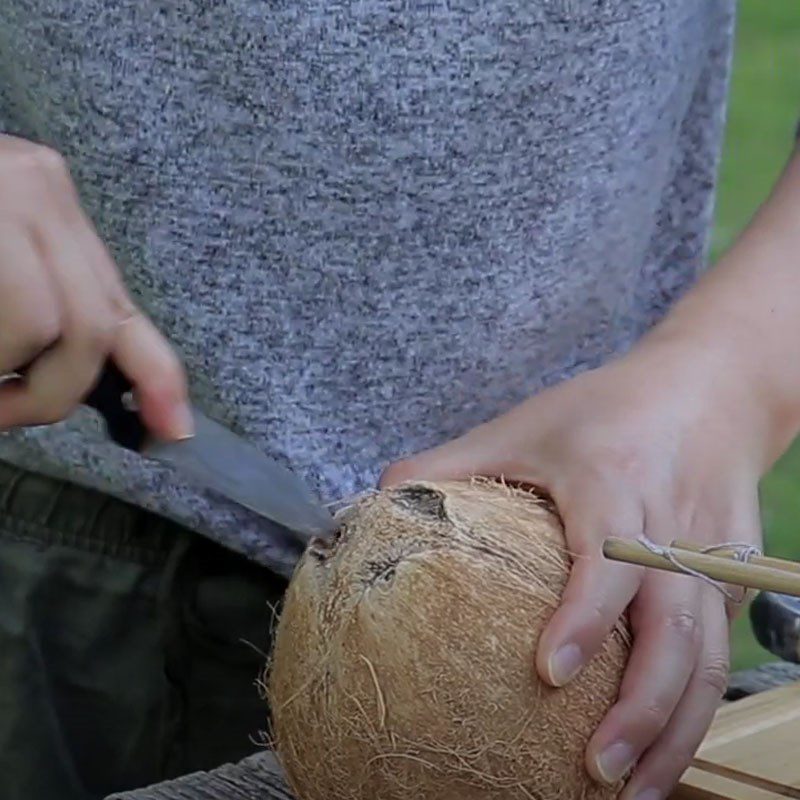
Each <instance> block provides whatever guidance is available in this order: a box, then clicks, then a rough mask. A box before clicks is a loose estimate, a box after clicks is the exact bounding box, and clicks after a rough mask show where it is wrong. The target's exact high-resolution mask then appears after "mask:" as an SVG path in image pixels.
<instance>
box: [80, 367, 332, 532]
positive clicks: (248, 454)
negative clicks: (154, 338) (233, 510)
mask: <svg viewBox="0 0 800 800" xmlns="http://www.w3.org/2000/svg"><path fill="white" fill-rule="evenodd" d="M131 397H132V386H131V384H130V382H129V381H128V379H127V378H126V377H125V376H124V375H123V374H122V373H121V372H120V370H119V369H118V368H117V367H116V366H115V365H114V364H113V363H111V362H108V363H107V364H106V366H105V368H104V370H103V372H102V374H101V376H100V379H99V381H98V383H97V384H96V385H95V388H94V389H93V390H92V392H91V393H90V394H89V396H88V397H87V398H86V400H85V401H84V405H86V406H89V407H90V408H93V409H94V410H95V411H97V412H99V413H100V415H101V416H102V417H103V419H104V421H105V425H106V429H107V431H108V434H109V436H110V438H111V439H112V440H113V441H115V442H116V443H117V444H118V445H120V446H121V447H124V448H126V449H127V450H131V451H134V452H136V453H139V454H141V455H142V456H144V457H146V458H151V459H154V460H156V461H160V462H162V463H165V464H169V465H171V466H173V467H175V468H176V469H177V470H178V471H179V472H180V473H182V474H183V475H184V476H185V477H187V478H189V479H190V480H191V481H193V482H195V483H199V484H202V485H203V486H204V487H205V488H207V489H211V490H213V491H215V492H218V493H220V494H222V495H224V496H225V497H226V498H228V499H229V500H231V501H233V502H234V503H236V504H238V505H240V506H242V507H244V508H247V509H248V510H250V511H252V512H254V513H256V514H258V515H259V516H261V517H264V518H266V519H268V520H270V521H271V522H274V523H277V524H279V525H281V526H282V527H284V528H286V529H287V530H288V531H290V532H291V533H292V534H293V535H294V536H296V537H297V538H298V539H299V540H300V541H301V542H302V544H303V545H304V546H305V545H306V544H308V542H309V541H310V540H311V539H313V538H315V537H318V538H329V537H330V536H331V535H332V534H333V532H334V531H335V530H336V524H335V522H334V519H333V515H332V514H331V513H330V511H328V509H327V508H325V506H323V505H322V504H321V503H320V501H319V500H318V499H317V498H316V497H315V495H314V493H313V492H312V491H311V490H310V488H309V487H308V486H307V485H306V484H305V483H304V482H303V481H302V480H301V479H300V478H299V477H297V476H296V475H295V474H294V473H292V472H291V471H290V470H288V469H286V467H284V466H282V465H281V464H278V463H277V462H276V461H273V460H272V459H270V458H268V457H267V456H266V455H264V454H263V453H262V452H261V451H259V450H258V449H257V448H256V447H254V446H253V445H252V444H250V443H249V442H247V441H245V440H244V439H242V438H241V437H239V436H237V435H236V434H235V433H233V432H232V431H230V430H228V429H227V428H225V427H224V426H222V425H220V424H219V423H217V422H214V421H213V420H211V419H209V418H208V417H206V416H205V415H203V414H202V413H201V412H199V411H198V410H197V409H192V413H193V416H194V422H195V434H194V436H192V437H191V438H188V439H184V440H181V441H177V442H158V441H153V440H152V439H151V437H150V435H149V433H148V431H147V429H146V428H145V425H144V423H143V422H142V420H141V418H140V417H139V415H138V413H137V412H136V409H135V408H134V406H133V404H132V403H131Z"/></svg>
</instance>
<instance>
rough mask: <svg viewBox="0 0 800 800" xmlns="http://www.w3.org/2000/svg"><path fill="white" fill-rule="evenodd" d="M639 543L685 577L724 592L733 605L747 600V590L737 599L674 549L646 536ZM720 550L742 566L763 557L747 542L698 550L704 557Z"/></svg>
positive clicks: (727, 543) (721, 584) (715, 545)
mask: <svg viewBox="0 0 800 800" xmlns="http://www.w3.org/2000/svg"><path fill="white" fill-rule="evenodd" d="M637 541H638V542H639V543H640V544H642V545H643V546H644V547H646V548H647V549H648V550H649V551H650V552H651V553H653V555H656V556H660V557H661V558H664V559H666V560H667V561H669V563H670V564H672V565H673V566H674V567H675V568H676V569H677V570H678V571H679V572H681V573H683V574H684V575H690V576H692V577H693V578H699V579H700V580H701V581H704V582H705V583H707V584H708V585H709V586H712V587H713V588H714V589H716V590H717V591H718V592H722V594H723V595H725V597H726V598H727V599H728V600H730V601H731V602H732V603H735V604H736V605H741V604H742V603H744V601H745V599H746V598H747V589H746V588H744V587H742V591H741V594H740V595H739V596H738V597H737V596H736V595H734V593H733V592H731V591H730V590H729V589H728V588H727V587H726V586H725V585H724V583H723V582H722V581H716V580H714V579H713V578H709V577H708V575H704V574H703V573H702V572H698V570H696V569H692V567H690V566H688V565H687V564H684V563H683V562H682V561H681V560H680V558H679V557H678V556H677V555H676V554H675V550H674V549H673V548H672V547H669V546H668V545H663V544H658V543H656V542H654V541H652V540H651V539H648V538H647V537H646V536H640V537H639V538H638V539H637ZM720 550H727V551H730V552H731V555H732V558H733V559H734V560H735V561H739V562H740V563H742V564H747V563H748V562H749V561H750V559H752V558H758V557H759V556H761V555H763V553H762V550H761V548H760V547H756V545H754V544H748V543H746V542H722V543H721V544H713V545H709V546H707V547H702V548H700V549H699V550H698V552H700V553H702V554H704V555H711V554H712V553H716V552H718V551H720Z"/></svg>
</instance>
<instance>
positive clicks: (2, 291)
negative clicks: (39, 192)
mask: <svg viewBox="0 0 800 800" xmlns="http://www.w3.org/2000/svg"><path fill="white" fill-rule="evenodd" d="M60 330H61V314H60V309H59V303H58V297H57V295H56V294H55V292H54V291H53V286H52V284H51V281H50V279H49V277H48V275H47V271H46V270H45V268H44V266H43V265H42V263H41V259H40V257H39V255H38V253H37V252H36V249H35V247H34V245H33V242H32V241H31V238H30V236H28V235H27V234H26V232H25V230H24V228H22V227H21V226H19V225H0V375H7V374H8V373H10V372H13V371H14V370H16V369H18V368H20V367H22V366H23V365H25V364H28V362H30V361H32V360H33V359H34V358H35V357H36V356H37V355H38V354H39V353H41V352H42V351H43V350H45V349H46V348H47V347H49V346H50V345H52V344H53V342H55V340H56V339H58V336H59V333H60ZM0 414H2V411H1V410H0Z"/></svg>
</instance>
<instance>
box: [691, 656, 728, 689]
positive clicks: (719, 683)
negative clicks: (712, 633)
mask: <svg viewBox="0 0 800 800" xmlns="http://www.w3.org/2000/svg"><path fill="white" fill-rule="evenodd" d="M729 676H730V663H729V661H728V659H727V658H725V656H723V655H722V654H718V653H715V654H712V655H710V656H707V657H706V659H705V661H704V663H703V664H702V666H701V668H700V676H699V677H700V680H701V681H702V682H703V684H704V685H706V686H708V687H709V688H711V689H713V690H714V692H715V694H718V695H720V696H722V695H723V694H725V690H726V689H727V688H728V678H729Z"/></svg>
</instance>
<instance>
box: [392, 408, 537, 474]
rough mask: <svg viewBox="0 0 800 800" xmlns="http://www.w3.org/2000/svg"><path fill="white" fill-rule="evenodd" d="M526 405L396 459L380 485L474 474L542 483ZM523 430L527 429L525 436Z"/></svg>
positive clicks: (533, 435)
mask: <svg viewBox="0 0 800 800" xmlns="http://www.w3.org/2000/svg"><path fill="white" fill-rule="evenodd" d="M526 405H527V404H523V406H520V407H517V408H516V409H514V410H513V411H511V412H509V413H508V414H505V415H504V416H501V417H497V418H496V419H494V420H492V421H490V422H486V423H484V424H483V425H479V426H477V427H475V428H473V429H472V430H470V431H469V432H468V433H466V434H464V435H463V436H460V437H459V438H457V439H453V440H452V441H450V442H447V443H446V444H443V445H441V446H439V447H434V448H432V449H430V450H426V451H425V452H422V453H418V454H416V455H414V456H412V457H410V458H407V459H403V460H401V461H397V462H395V463H394V464H392V465H391V466H390V467H389V468H388V469H386V470H385V471H384V473H383V475H382V476H381V478H380V481H379V485H380V487H381V488H385V487H388V486H393V485H396V484H398V483H402V482H403V481H408V480H431V481H435V480H445V479H454V480H458V479H464V478H470V477H473V476H482V477H487V478H506V479H508V480H510V481H526V482H528V483H532V484H537V485H540V484H542V483H543V481H544V477H543V475H542V473H541V464H540V463H537V461H536V452H537V449H536V446H535V432H534V431H532V430H531V424H530V421H529V420H527V419H526V418H525V416H526V415H525V414H524V412H523V407H524V406H526ZM528 413H529V412H528ZM520 431H523V432H524V438H521V435H520Z"/></svg>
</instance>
